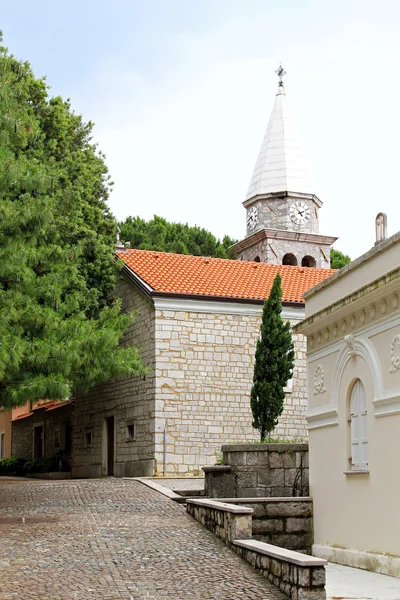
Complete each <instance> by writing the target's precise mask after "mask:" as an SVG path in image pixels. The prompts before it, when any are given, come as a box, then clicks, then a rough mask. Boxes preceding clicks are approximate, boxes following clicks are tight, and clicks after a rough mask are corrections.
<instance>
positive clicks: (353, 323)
mask: <svg viewBox="0 0 400 600" xmlns="http://www.w3.org/2000/svg"><path fill="white" fill-rule="evenodd" d="M355 326H356V318H355V316H354V315H351V319H350V327H351V328H352V329H354V327H355Z"/></svg>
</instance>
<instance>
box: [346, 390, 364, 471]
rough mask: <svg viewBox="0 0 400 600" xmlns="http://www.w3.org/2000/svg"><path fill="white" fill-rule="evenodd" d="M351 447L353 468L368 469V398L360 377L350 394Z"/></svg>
mask: <svg viewBox="0 0 400 600" xmlns="http://www.w3.org/2000/svg"><path fill="white" fill-rule="evenodd" d="M350 447H351V468H352V470H354V471H368V433H367V399H366V396H365V388H364V386H363V384H362V381H361V380H360V379H357V381H356V382H355V384H354V385H353V388H352V390H351V396H350Z"/></svg>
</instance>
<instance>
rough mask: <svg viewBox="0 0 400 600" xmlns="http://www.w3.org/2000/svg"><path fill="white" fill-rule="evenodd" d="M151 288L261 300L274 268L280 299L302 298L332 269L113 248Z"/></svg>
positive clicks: (330, 272) (266, 294)
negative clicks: (279, 276) (280, 294)
mask: <svg viewBox="0 0 400 600" xmlns="http://www.w3.org/2000/svg"><path fill="white" fill-rule="evenodd" d="M116 255H117V256H118V258H120V259H122V260H123V261H124V263H125V265H127V266H128V267H129V269H130V270H131V271H133V272H134V273H136V274H137V275H138V276H139V277H140V278H141V279H142V280H143V281H144V282H145V283H147V284H148V285H149V286H150V287H151V288H152V289H153V291H154V292H163V293H170V294H179V295H181V294H182V295H200V296H214V297H221V298H242V299H249V300H250V299H251V300H263V299H265V298H267V297H268V295H269V292H270V289H271V286H272V283H273V281H274V279H275V276H276V274H277V273H278V271H280V273H281V277H282V291H283V296H282V301H283V302H303V301H304V300H303V294H304V292H306V291H307V290H309V289H310V288H311V287H313V286H314V285H316V284H317V283H319V282H320V281H322V280H324V279H326V278H327V277H329V275H332V273H334V272H335V270H334V269H317V268H307V267H290V266H283V265H269V264H265V263H256V262H247V261H240V260H228V259H222V258H206V257H203V256H188V255H185V254H170V253H167V252H154V251H148V250H135V249H129V250H124V251H121V252H116Z"/></svg>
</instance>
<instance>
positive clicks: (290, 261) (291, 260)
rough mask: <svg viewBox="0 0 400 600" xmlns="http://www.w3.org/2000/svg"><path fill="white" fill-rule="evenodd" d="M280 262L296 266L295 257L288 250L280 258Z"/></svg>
mask: <svg viewBox="0 0 400 600" xmlns="http://www.w3.org/2000/svg"><path fill="white" fill-rule="evenodd" d="M282 264H283V265H291V266H292V267H296V266H297V258H296V257H295V255H294V254H291V253H290V252H289V253H288V254H285V256H284V257H283V258H282Z"/></svg>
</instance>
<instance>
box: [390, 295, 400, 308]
mask: <svg viewBox="0 0 400 600" xmlns="http://www.w3.org/2000/svg"><path fill="white" fill-rule="evenodd" d="M398 303H399V301H398V298H397V294H393V296H392V308H397V305H398Z"/></svg>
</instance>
